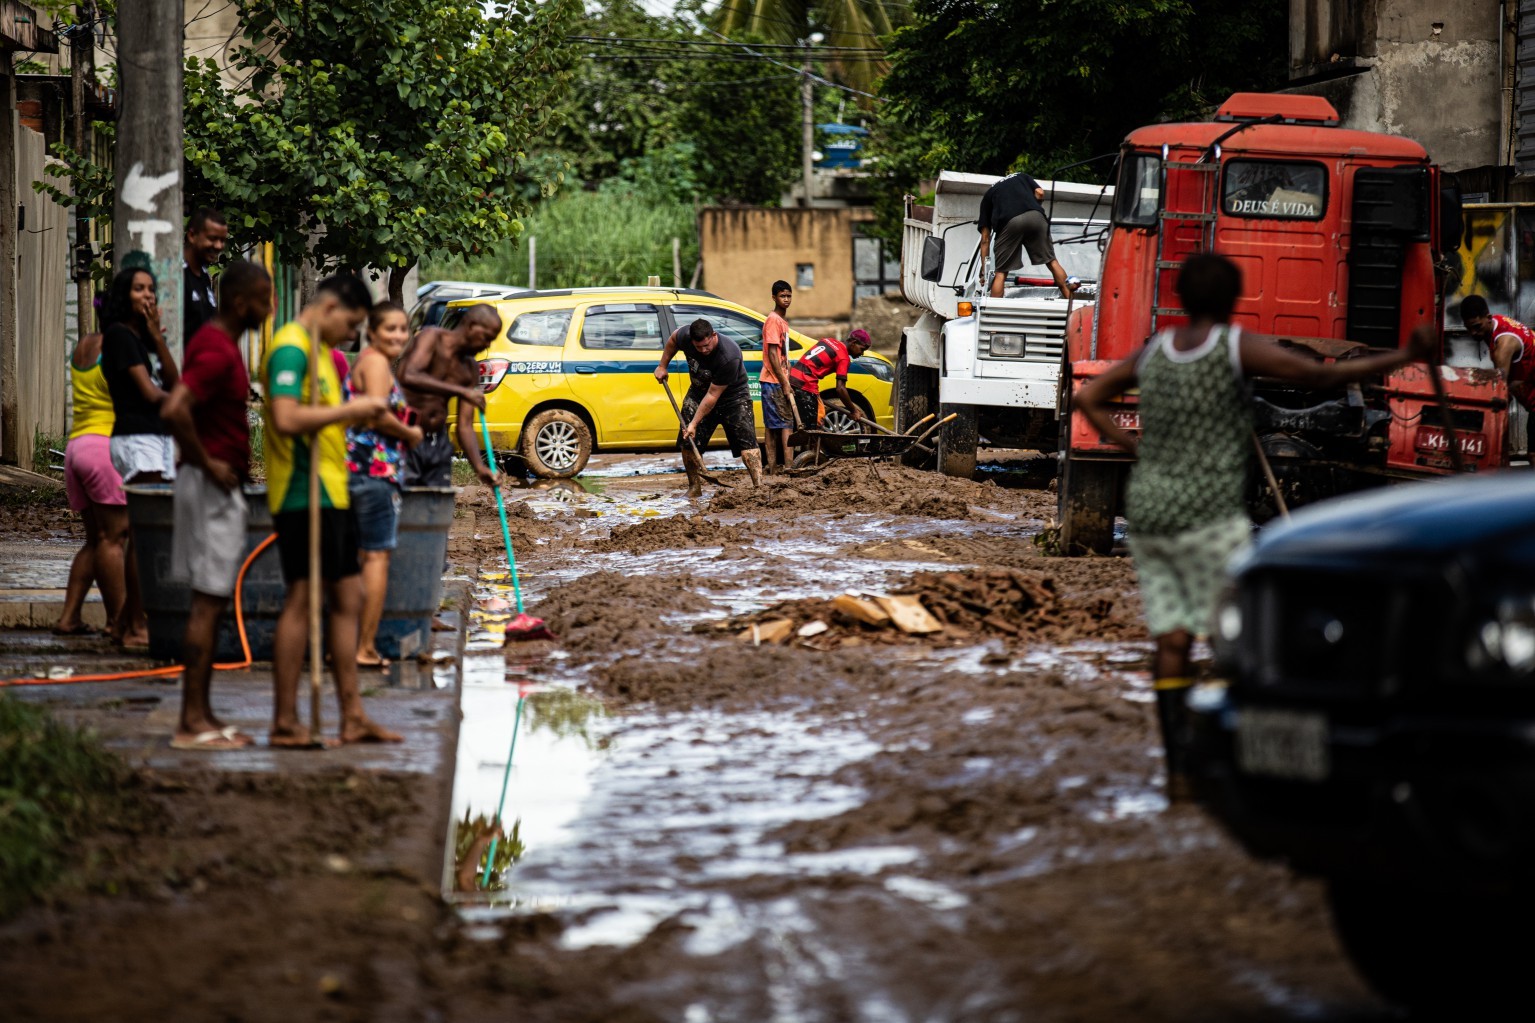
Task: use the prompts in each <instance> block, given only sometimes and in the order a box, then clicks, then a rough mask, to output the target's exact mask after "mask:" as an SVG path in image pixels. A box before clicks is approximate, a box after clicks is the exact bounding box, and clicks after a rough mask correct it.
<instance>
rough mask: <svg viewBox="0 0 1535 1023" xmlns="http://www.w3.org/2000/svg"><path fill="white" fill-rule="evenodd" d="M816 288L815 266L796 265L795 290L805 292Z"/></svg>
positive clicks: (811, 264)
mask: <svg viewBox="0 0 1535 1023" xmlns="http://www.w3.org/2000/svg"><path fill="white" fill-rule="evenodd" d="M813 287H815V264H814V263H796V264H794V290H795V291H804V290H805V289H806V288H813Z"/></svg>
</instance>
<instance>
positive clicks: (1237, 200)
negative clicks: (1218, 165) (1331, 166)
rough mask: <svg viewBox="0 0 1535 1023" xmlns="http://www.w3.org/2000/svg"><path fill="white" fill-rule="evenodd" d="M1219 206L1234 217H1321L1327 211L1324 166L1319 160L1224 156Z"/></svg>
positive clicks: (1281, 218)
mask: <svg viewBox="0 0 1535 1023" xmlns="http://www.w3.org/2000/svg"><path fill="white" fill-rule="evenodd" d="M1221 207H1222V208H1223V209H1224V210H1225V211H1226V212H1227V213H1229V214H1231V215H1232V216H1235V217H1264V218H1267V219H1270V220H1321V219H1322V214H1323V213H1325V212H1326V211H1327V168H1325V167H1323V166H1322V165H1321V164H1319V163H1281V162H1280V161H1277V160H1227V161H1226V166H1225V168H1224V173H1223V174H1222V184H1221Z"/></svg>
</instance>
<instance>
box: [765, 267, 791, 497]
mask: <svg viewBox="0 0 1535 1023" xmlns="http://www.w3.org/2000/svg"><path fill="white" fill-rule="evenodd" d="M792 301H794V289H793V288H791V287H789V282H788V281H774V282H773V311H772V312H770V313H768V318H767V322H765V323H764V324H763V325H762V372H761V374H760V375H759V376H758V377H757V380H758V382H759V383H760V384H761V385H762V425H763V426H764V427H766V429H767V444H766V447H767V471H768V472H773V471H774V470H775V469H776V468H777V466H778V464H779V462H778V450H779V445H782V446H783V465H784V467H785V468H787V467H788V465H789V434H790V433H792V432H793V431H794V405H793V403H792V402H790V401H789V395H788V392H787V391H786V390H785V389H784V384H785V383H786V382H787V381H788V379H789V361H788V355H787V346H788V344H789V321H788V320H786V319H784V313H786V312H788V311H789V303H790V302H792Z"/></svg>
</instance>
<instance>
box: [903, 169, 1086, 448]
mask: <svg viewBox="0 0 1535 1023" xmlns="http://www.w3.org/2000/svg"><path fill="white" fill-rule="evenodd" d="M1000 180H1002V179H1001V178H998V177H993V176H991V175H986V174H964V173H960V172H957V171H944V172H943V173H942V174H940V175H939V177H938V183H937V186H936V189H935V191H934V195H933V204H932V205H931V206H926V205H922V204H919V203H918V202H917V201H916V199H915V198H914V197H912V196H907V198H906V210H905V223H904V234H903V237H902V243H901V292H902V294H903V295H904V296H905V298H906V300H907V301H908V302H910V303H911V304H912V305H915V306H917V307H918V308H920V309H922V310H923V313H922V316H921V317H920V318H919V319H918V321H917V323H916V324H915V325H914V326H912V327H910V328H909V329H907V330H906V331H905V332H904V333H903V334H902V337H901V348H900V353H899V356H898V357H897V360H896V375H897V379H898V381H899V383H898V385H897V390H898V393H899V395H900V398H899V404H898V407H897V413H896V418H897V423H898V424H899V428H900V429H903V430H905V429H909V428H910V427H911V426H912V425H913V424H915V423H916V422H917V421H919V420H921V419H922V418H923V417H925V416H927V415H929V414H932V413H936V414H938V415H939V416H945V417H946V416H949V415H950V414H953V415H954V416H955V418H954V419H953V420H952V421H951V422H949V423H948V424H947V425H946V426H945V427H944V428H943V430H942V431H940V433H939V437H938V445H937V456H938V467H939V468H940V469H941V470H942V471H943V472H945V473H947V474H948V475H951V476H969V475H970V474H971V473H972V472H974V471H975V463H976V452H977V449H978V448H979V447H980V446H981V445H982V444H983V443H985V444H989V445H993V446H997V447H1019V448H1034V449H1042V450H1054V449H1055V447H1056V445H1057V443H1058V441H1057V437H1058V428H1059V420H1058V418H1057V412H1056V410H1057V407H1058V403H1059V398H1060V371H1061V359H1062V353H1063V349H1064V346H1065V334H1066V328H1067V322H1068V320H1069V319H1070V318H1071V317H1072V316H1073V314H1075V313H1077V312H1079V311H1080V310H1082V309H1083V308H1085V307H1087V306H1089V305H1091V302H1092V296H1093V295H1094V294H1095V293H1096V291H1097V282H1098V267H1099V263H1100V260H1101V256H1102V243H1103V240H1104V236H1105V233H1106V232H1107V230H1108V212H1109V206H1110V204H1111V203H1112V202H1113V194H1114V190H1113V189H1112V188H1105V187H1103V186H1101V185H1087V184H1078V183H1075V182H1068V181H1041V182H1039V184H1040V187H1042V188H1043V189H1044V190H1045V199H1044V203H1043V204H1044V207H1045V212H1046V215H1047V216H1049V218H1050V228H1051V236H1052V239H1053V240H1054V242H1055V251H1056V257H1057V258H1058V259H1059V260H1060V262H1061V265H1062V266H1063V267H1064V268H1065V270H1066V272H1067V274H1069V275H1072V276H1075V277H1077V278H1079V279H1080V280H1081V281H1082V287H1081V288H1080V289H1079V290H1078V291H1077V293H1076V294H1075V295H1074V296H1073V297H1072V298H1071V299H1066V298H1063V297H1061V293H1060V291H1059V290H1057V289H1056V287H1055V285H1054V283H1053V282H1052V281H1051V279H1050V276H1049V273H1048V271H1047V270H1045V268H1044V267H1034V266H1029V265H1027V264H1025V265H1024V266H1023V267H1022V268H1021V269H1019V270H1017V271H1014V272H1012V273H1010V274H1009V275H1008V278H1007V286H1006V291H1005V294H1004V295H1003V297H1001V298H992V297H990V294H989V290H990V288H989V285H990V282H991V278H992V267H991V265H986V266H982V265H981V260H980V241H981V235H980V228H979V227H978V225H977V223H976V221H977V218H978V217H979V214H980V209H981V199H982V197H983V196H985V194H986V191H987V189H989V188H990V187H991V186H992V185H994V184H996V183H997V182H998V181H1000ZM989 263H990V260H988V264H989Z"/></svg>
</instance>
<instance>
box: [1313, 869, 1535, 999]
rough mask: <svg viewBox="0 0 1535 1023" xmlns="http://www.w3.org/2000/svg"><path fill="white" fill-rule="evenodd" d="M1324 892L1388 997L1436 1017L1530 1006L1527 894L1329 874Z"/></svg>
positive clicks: (1347, 940) (1366, 973)
mask: <svg viewBox="0 0 1535 1023" xmlns="http://www.w3.org/2000/svg"><path fill="white" fill-rule="evenodd" d="M1327 896H1328V902H1329V903H1330V905H1331V908H1332V917H1333V926H1334V929H1335V930H1336V931H1337V933H1338V939H1339V941H1340V942H1341V943H1342V945H1343V948H1344V951H1346V952H1347V953H1348V956H1349V959H1350V960H1352V961H1353V963H1354V966H1355V968H1356V969H1357V970H1358V971H1359V973H1360V975H1362V976H1363V977H1364V979H1365V980H1366V981H1368V982H1369V984H1370V986H1371V987H1373V988H1374V989H1375V990H1376V991H1377V992H1378V993H1379V994H1380V995H1381V996H1382V997H1384V998H1385V999H1386V1000H1387V1001H1390V1002H1394V1003H1395V1004H1397V1005H1399V1006H1402V1007H1404V1008H1407V1009H1410V1010H1411V1011H1412V1012H1413V1013H1415V1014H1421V1015H1422V1016H1423V1017H1424V1018H1432V1019H1440V1018H1445V1019H1512V1018H1514V1015H1505V1013H1509V1012H1510V1010H1515V1009H1518V1008H1520V1007H1521V1006H1522V1008H1523V1010H1524V1011H1528V1002H1527V998H1528V994H1527V986H1526V982H1525V980H1524V978H1525V974H1524V969H1525V965H1524V964H1526V963H1528V961H1529V952H1530V946H1531V944H1532V943H1531V942H1530V940H1529V939H1528V938H1527V937H1525V936H1524V926H1523V925H1524V923H1525V922H1526V921H1527V920H1528V913H1529V911H1530V909H1531V908H1532V907H1531V903H1530V900H1529V899H1528V898H1521V897H1518V896H1496V895H1492V894H1483V893H1467V892H1449V891H1419V890H1413V889H1411V888H1409V887H1408V886H1406V885H1403V884H1395V883H1388V882H1383V881H1379V880H1376V879H1374V878H1369V879H1366V878H1361V877H1334V878H1331V879H1330V880H1329V881H1328V885H1327ZM1517 1014H1518V1015H1521V1016H1522V1015H1523V1012H1518V1013H1517ZM1413 1018H1418V1016H1417V1015H1414V1017H1413Z"/></svg>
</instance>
